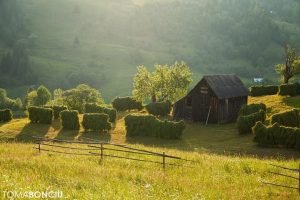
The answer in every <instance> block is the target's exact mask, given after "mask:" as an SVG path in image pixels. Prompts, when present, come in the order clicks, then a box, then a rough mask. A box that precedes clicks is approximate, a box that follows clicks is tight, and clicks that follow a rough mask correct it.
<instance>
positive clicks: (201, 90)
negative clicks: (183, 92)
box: [200, 87, 208, 94]
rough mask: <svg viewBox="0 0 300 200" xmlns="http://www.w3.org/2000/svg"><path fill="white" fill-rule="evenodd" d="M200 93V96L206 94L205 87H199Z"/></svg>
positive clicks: (206, 89)
mask: <svg viewBox="0 0 300 200" xmlns="http://www.w3.org/2000/svg"><path fill="white" fill-rule="evenodd" d="M200 93H201V94H208V88H207V87H200Z"/></svg>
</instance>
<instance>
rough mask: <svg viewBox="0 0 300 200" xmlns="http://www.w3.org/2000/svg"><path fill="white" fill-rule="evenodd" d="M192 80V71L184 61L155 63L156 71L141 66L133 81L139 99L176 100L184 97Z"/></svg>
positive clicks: (136, 97)
mask: <svg viewBox="0 0 300 200" xmlns="http://www.w3.org/2000/svg"><path fill="white" fill-rule="evenodd" d="M191 82H192V73H191V71H190V69H189V67H188V66H187V65H186V64H185V63H184V62H181V63H178V62H175V64H174V65H172V66H168V65H164V66H162V65H155V71H154V72H152V73H151V72H149V71H148V70H147V68H146V67H144V66H139V67H138V72H137V74H136V75H135V77H134V82H133V91H132V93H133V97H134V98H135V99H137V100H139V101H145V100H147V99H151V101H152V102H156V101H159V102H161V101H166V100H168V101H171V102H174V101H176V100H178V99H179V98H180V97H182V96H183V95H184V94H185V93H186V92H187V90H188V87H189V84H190V83H191Z"/></svg>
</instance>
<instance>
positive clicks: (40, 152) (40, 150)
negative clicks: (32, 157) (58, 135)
mask: <svg viewBox="0 0 300 200" xmlns="http://www.w3.org/2000/svg"><path fill="white" fill-rule="evenodd" d="M38 144H39V153H41V141H39V142H38Z"/></svg>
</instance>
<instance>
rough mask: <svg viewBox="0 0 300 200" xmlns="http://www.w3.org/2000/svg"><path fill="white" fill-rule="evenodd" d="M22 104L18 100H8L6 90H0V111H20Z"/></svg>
mask: <svg viewBox="0 0 300 200" xmlns="http://www.w3.org/2000/svg"><path fill="white" fill-rule="evenodd" d="M22 107H23V104H22V101H21V99H20V98H17V99H10V98H9V97H7V93H6V90H4V89H1V88H0V109H6V108H8V109H12V110H14V111H15V110H20V109H22Z"/></svg>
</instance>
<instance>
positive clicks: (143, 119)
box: [125, 115, 185, 139]
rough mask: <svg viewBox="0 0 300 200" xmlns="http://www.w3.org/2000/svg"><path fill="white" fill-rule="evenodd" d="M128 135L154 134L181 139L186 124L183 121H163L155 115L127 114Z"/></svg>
mask: <svg viewBox="0 0 300 200" xmlns="http://www.w3.org/2000/svg"><path fill="white" fill-rule="evenodd" d="M125 126H126V136H128V137H131V136H153V137H159V138H165V139H179V138H181V136H182V133H183V130H184V129H185V124H184V122H183V121H180V122H172V121H161V120H159V119H157V118H156V117H154V116H153V115H127V116H126V117H125Z"/></svg>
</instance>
